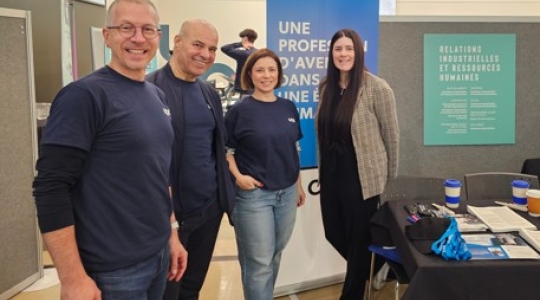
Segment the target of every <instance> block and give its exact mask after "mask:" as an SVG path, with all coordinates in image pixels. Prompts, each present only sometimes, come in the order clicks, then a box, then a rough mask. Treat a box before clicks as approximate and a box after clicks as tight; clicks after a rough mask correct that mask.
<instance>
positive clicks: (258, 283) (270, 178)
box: [225, 49, 306, 300]
mask: <svg viewBox="0 0 540 300" xmlns="http://www.w3.org/2000/svg"><path fill="white" fill-rule="evenodd" d="M241 80H242V87H243V88H244V89H253V90H254V92H253V94H252V95H251V96H249V97H247V98H244V99H243V100H241V101H240V102H237V103H236V104H235V105H234V106H233V107H231V108H230V109H229V111H228V112H227V115H226V116H225V127H226V128H227V134H228V141H227V148H228V151H227V160H228V161H229V169H230V171H231V173H232V174H233V176H234V178H235V180H236V185H237V189H238V192H237V194H236V204H235V208H234V212H233V222H234V224H235V227H234V228H235V233H236V242H237V245H238V259H239V261H240V266H241V269H242V284H243V289H244V296H245V299H246V300H251V299H263V300H266V299H268V300H271V299H273V291H274V284H275V281H276V278H277V274H278V270H279V263H280V258H281V253H282V251H283V249H284V248H285V246H286V245H287V243H288V241H289V239H290V237H291V234H292V231H293V227H294V222H295V218H296V208H297V207H298V206H301V205H303V204H304V201H305V197H306V196H305V193H304V191H303V189H302V186H301V183H300V163H299V158H298V147H297V142H298V140H300V139H301V138H302V132H301V130H300V120H299V116H298V111H297V109H296V106H295V105H294V103H292V102H291V101H289V100H287V99H283V98H280V97H277V96H276V95H275V94H274V89H276V88H279V87H280V86H281V82H282V80H283V69H282V66H281V63H280V61H279V57H278V56H277V55H276V54H275V53H274V52H272V51H271V50H268V49H259V50H257V51H255V52H254V53H253V54H251V55H250V56H249V58H248V60H247V61H246V64H245V66H244V69H243V71H242V78H241Z"/></svg>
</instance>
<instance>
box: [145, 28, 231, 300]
mask: <svg viewBox="0 0 540 300" xmlns="http://www.w3.org/2000/svg"><path fill="white" fill-rule="evenodd" d="M217 44H218V33H217V30H216V29H215V27H214V26H213V25H212V24H210V23H208V22H207V21H205V20H200V19H197V20H188V21H186V22H184V23H183V24H182V26H181V28H180V32H179V33H178V34H177V35H176V36H175V37H174V48H173V53H172V55H171V58H170V61H169V63H168V64H166V65H165V66H164V67H163V68H161V69H159V70H157V71H155V72H153V73H151V74H149V75H148V76H147V80H148V81H150V82H152V83H155V84H156V85H157V86H158V87H160V88H161V89H162V90H163V91H164V92H165V95H166V99H167V103H168V105H169V107H170V110H171V117H172V123H173V130H174V134H175V142H174V146H173V157H172V162H171V170H170V177H171V188H172V194H173V199H174V200H173V202H174V210H175V214H176V218H177V219H178V220H180V222H181V223H180V224H181V225H180V231H179V237H180V241H181V243H182V244H183V245H184V247H185V248H186V250H187V251H188V267H187V270H186V272H185V274H184V277H183V278H182V280H181V281H180V282H179V283H177V282H174V281H171V282H169V283H168V285H167V288H166V291H165V296H164V298H163V299H165V300H195V299H199V293H200V290H201V287H202V285H203V283H204V279H205V277H206V273H207V271H208V267H209V265H210V260H211V259H212V253H213V251H214V246H215V243H216V238H217V234H218V231H219V227H220V224H221V219H222V217H223V214H224V213H227V214H228V213H232V210H233V204H234V185H233V182H232V181H231V177H230V174H229V171H228V164H227V161H226V159H225V155H226V153H225V142H226V133H225V129H224V125H223V112H222V107H221V100H220V97H219V95H218V93H217V92H216V91H215V89H214V88H213V87H212V86H211V85H210V84H208V83H207V82H205V81H203V80H201V79H200V78H199V77H200V76H201V75H203V74H204V73H205V72H206V71H208V69H210V68H211V67H212V65H213V64H214V60H215V58H216V51H217ZM229 219H230V218H229Z"/></svg>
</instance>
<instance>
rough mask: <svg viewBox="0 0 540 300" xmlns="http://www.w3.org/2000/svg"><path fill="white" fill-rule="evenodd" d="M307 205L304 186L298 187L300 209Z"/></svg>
mask: <svg viewBox="0 0 540 300" xmlns="http://www.w3.org/2000/svg"><path fill="white" fill-rule="evenodd" d="M304 203H306V193H305V192H304V188H303V187H302V185H300V184H299V185H298V203H297V204H296V205H297V206H298V207H300V206H302V205H304Z"/></svg>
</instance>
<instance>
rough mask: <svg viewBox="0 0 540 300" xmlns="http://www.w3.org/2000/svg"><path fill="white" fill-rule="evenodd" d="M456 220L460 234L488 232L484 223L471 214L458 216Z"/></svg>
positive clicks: (455, 216)
mask: <svg viewBox="0 0 540 300" xmlns="http://www.w3.org/2000/svg"><path fill="white" fill-rule="evenodd" d="M454 218H455V219H456V222H457V226H458V230H459V232H475V231H487V230H488V227H487V225H486V224H484V222H482V221H481V220H480V219H478V218H477V217H476V216H474V215H471V214H456V215H454Z"/></svg>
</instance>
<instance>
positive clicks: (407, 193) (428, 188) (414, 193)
mask: <svg viewBox="0 0 540 300" xmlns="http://www.w3.org/2000/svg"><path fill="white" fill-rule="evenodd" d="M445 180H446V179H444V178H437V177H415V176H398V177H397V178H395V179H391V180H389V181H388V182H387V183H386V187H385V189H384V193H383V194H381V196H380V199H381V204H382V203H384V202H386V201H395V200H404V199H407V200H418V201H421V200H431V201H433V202H442V201H444V200H445V194H444V181H445ZM369 250H370V251H371V253H372V255H371V266H370V274H369V283H368V286H367V299H368V300H371V297H372V286H373V278H374V272H375V255H379V256H381V257H383V258H384V260H385V262H386V263H387V264H388V266H389V267H390V270H392V272H393V273H394V275H395V276H396V284H395V288H394V296H395V299H396V300H397V299H399V292H400V285H401V284H408V283H409V277H408V276H407V273H406V272H405V269H404V268H403V265H402V264H401V259H400V258H399V254H398V253H397V250H396V249H387V248H385V247H381V246H376V245H371V246H370V248H369Z"/></svg>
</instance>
